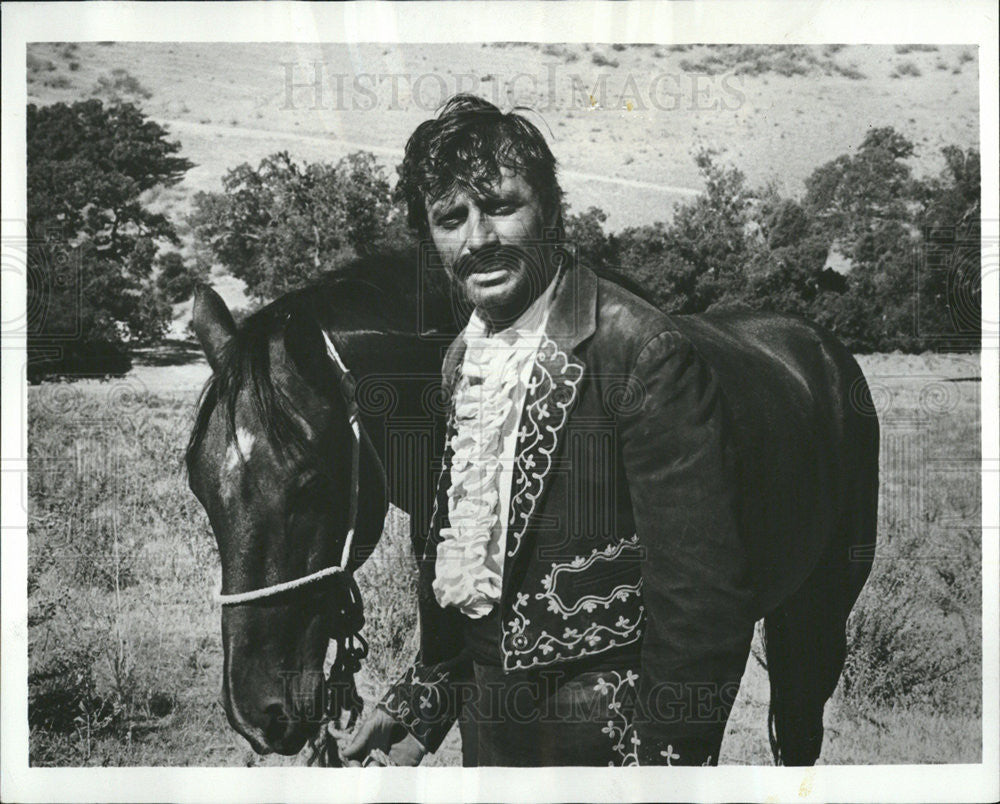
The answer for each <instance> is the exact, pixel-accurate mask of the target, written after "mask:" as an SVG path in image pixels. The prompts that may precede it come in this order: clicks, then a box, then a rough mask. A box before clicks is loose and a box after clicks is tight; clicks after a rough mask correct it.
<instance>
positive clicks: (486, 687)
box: [459, 662, 639, 766]
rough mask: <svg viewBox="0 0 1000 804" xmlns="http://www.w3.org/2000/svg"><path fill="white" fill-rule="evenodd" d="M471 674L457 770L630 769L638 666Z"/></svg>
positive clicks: (483, 669)
mask: <svg viewBox="0 0 1000 804" xmlns="http://www.w3.org/2000/svg"><path fill="white" fill-rule="evenodd" d="M473 669H474V680H473V681H472V683H471V684H469V686H468V688H467V689H465V690H463V706H462V710H461V716H460V721H459V722H460V728H461V732H462V761H463V764H464V765H466V766H481V765H506V766H539V765H602V766H606V765H635V764H636V750H635V742H634V731H633V727H632V717H633V712H634V709H635V700H636V687H635V685H636V684H637V683H638V678H639V676H638V668H637V667H634V666H627V667H621V668H616V669H612V670H588V671H584V672H577V671H574V670H568V669H542V670H535V671H532V672H524V673H504V671H503V670H502V669H501V668H499V667H494V666H490V665H484V664H479V663H478V662H476V663H474V665H473Z"/></svg>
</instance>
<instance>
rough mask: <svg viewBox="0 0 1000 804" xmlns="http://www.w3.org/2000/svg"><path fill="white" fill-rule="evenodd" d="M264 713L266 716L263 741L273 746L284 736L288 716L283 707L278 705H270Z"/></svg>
mask: <svg viewBox="0 0 1000 804" xmlns="http://www.w3.org/2000/svg"><path fill="white" fill-rule="evenodd" d="M264 712H265V713H266V714H267V725H266V726H265V727H264V739H265V740H267V742H268V743H270V744H272V745H273V744H275V743H277V742H279V741H280V740H281V739H282V738H283V737H284V736H285V731H286V730H287V729H288V720H289V718H288V714H287V713H286V712H285V707H284V706H282V705H281V704H279V703H273V704H271V705H270V706H268V707H267V708H266V709H265V710H264Z"/></svg>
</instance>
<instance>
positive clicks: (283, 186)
mask: <svg viewBox="0 0 1000 804" xmlns="http://www.w3.org/2000/svg"><path fill="white" fill-rule="evenodd" d="M222 186H223V191H222V192H221V193H198V194H197V195H196V196H195V200H194V206H195V210H194V212H193V213H192V214H191V216H190V217H189V223H190V224H191V227H192V229H193V231H194V233H195V237H196V239H197V241H198V244H199V247H200V248H202V249H205V250H207V251H208V252H209V253H211V254H212V256H213V257H214V259H216V260H218V262H220V263H221V264H222V265H224V266H225V267H226V268H228V269H229V271H230V272H231V273H232V274H233V276H235V277H237V278H239V279H242V280H243V281H244V282H246V284H247V288H248V289H249V291H250V293H251V294H252V295H254V296H256V297H257V298H258V299H273V298H275V297H276V296H279V295H280V294H282V293H284V292H286V291H288V290H290V289H292V288H295V287H299V286H301V285H303V284H306V283H307V282H309V281H310V280H312V279H315V278H316V277H317V276H318V275H319V274H321V273H323V272H325V271H328V270H331V269H335V268H337V267H338V266H340V265H342V264H343V263H345V262H347V261H348V260H351V259H353V258H354V257H356V256H360V255H364V254H368V253H371V252H373V251H375V250H377V249H385V248H391V247H394V246H399V245H401V244H402V243H405V242H408V235H406V234H405V223H404V220H403V216H402V215H401V212H400V210H399V209H398V208H396V207H395V206H394V204H393V202H392V198H391V193H390V189H389V182H388V179H387V178H386V176H385V173H384V170H383V169H382V167H380V166H379V165H378V164H377V163H376V161H375V157H374V156H373V155H372V154H369V153H364V152H357V153H353V154H350V155H349V156H347V157H345V158H343V159H341V160H340V161H339V162H337V164H336V165H331V164H327V163H324V162H314V163H311V164H303V165H299V164H297V163H295V162H294V161H292V159H291V157H290V156H289V155H288V153H287V152H284V151H282V152H280V153H276V154H272V155H271V156H268V157H266V158H265V159H263V160H262V161H261V162H260V164H259V165H258V166H257V167H256V168H254V167H251V166H250V165H249V164H246V163H244V164H242V165H239V166H238V167H236V168H234V169H232V170H230V171H229V172H228V173H227V174H226V176H225V178H224V179H223V181H222Z"/></svg>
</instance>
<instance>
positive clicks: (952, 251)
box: [916, 146, 982, 348]
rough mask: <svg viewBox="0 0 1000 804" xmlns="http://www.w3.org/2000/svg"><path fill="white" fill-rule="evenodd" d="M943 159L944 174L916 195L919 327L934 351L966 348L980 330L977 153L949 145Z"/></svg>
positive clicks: (929, 182) (980, 239) (978, 175)
mask: <svg viewBox="0 0 1000 804" xmlns="http://www.w3.org/2000/svg"><path fill="white" fill-rule="evenodd" d="M942 155H943V156H944V160H945V167H944V170H943V171H942V172H941V174H940V175H939V176H936V177H932V178H929V179H927V180H925V181H924V182H923V183H922V185H921V187H920V191H919V195H920V210H919V211H918V213H917V215H916V220H917V224H918V226H919V227H920V233H921V235H922V238H923V247H922V249H921V252H920V259H919V262H918V263H917V272H916V274H917V294H918V304H919V309H918V313H917V314H918V324H919V326H920V328H921V330H922V333H923V334H924V335H925V336H926V338H927V339H933V340H935V341H936V344H935V345H936V346H938V347H942V346H947V345H949V344H954V345H956V346H959V347H964V348H968V347H969V346H970V345H972V344H975V343H978V340H979V334H980V331H981V328H982V286H981V273H980V272H981V268H980V255H981V254H982V232H981V224H980V209H981V200H980V199H981V187H980V165H979V151H978V150H976V149H973V148H970V149H968V150H966V151H963V150H962V149H960V148H958V147H956V146H948V147H946V148H944V149H942Z"/></svg>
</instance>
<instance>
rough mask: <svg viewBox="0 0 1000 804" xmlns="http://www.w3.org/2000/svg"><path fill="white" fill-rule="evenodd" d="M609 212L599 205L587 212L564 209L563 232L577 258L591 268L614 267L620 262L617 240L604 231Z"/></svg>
mask: <svg viewBox="0 0 1000 804" xmlns="http://www.w3.org/2000/svg"><path fill="white" fill-rule="evenodd" d="M607 219H608V215H607V213H606V212H605V211H604V210H603V209H600V208H598V207H590V208H589V209H588V210H587V211H586V212H580V213H571V212H570V211H569V207H566V208H565V209H564V210H563V232H564V236H565V240H566V243H567V245H569V247H570V248H572V249H573V250H574V251H575V253H576V257H577V259H579V260H580V261H581V262H583V263H584V264H585V265H589V266H590V267H591V268H613V267H615V266H616V265H617V264H618V249H617V247H616V244H615V241H614V240H613V239H612V238H611V237H609V236H608V235H607V234H606V233H605V231H604V223H605V221H607Z"/></svg>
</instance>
